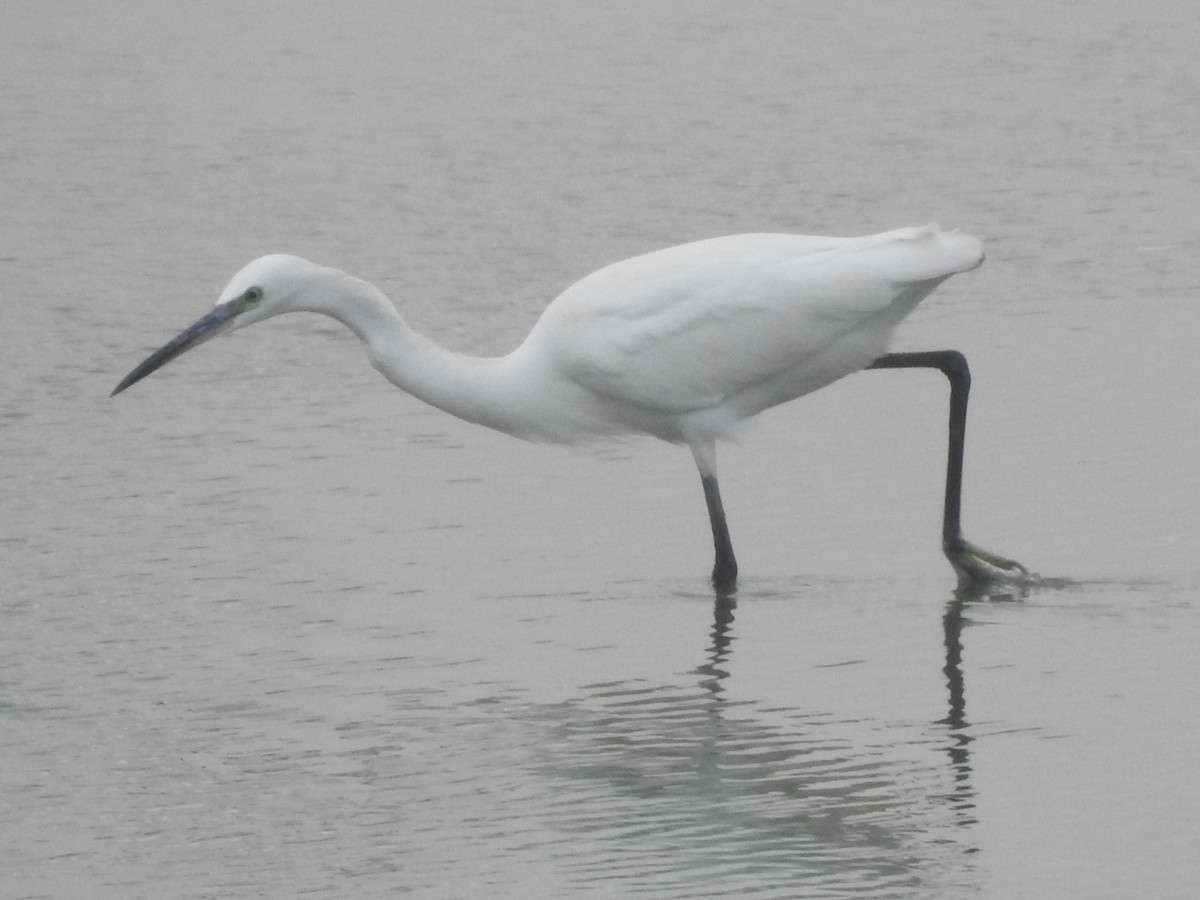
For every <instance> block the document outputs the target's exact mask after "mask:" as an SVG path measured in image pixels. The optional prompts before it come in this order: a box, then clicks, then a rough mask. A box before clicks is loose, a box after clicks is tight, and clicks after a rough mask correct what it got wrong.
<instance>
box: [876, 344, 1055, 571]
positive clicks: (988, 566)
mask: <svg viewBox="0 0 1200 900" xmlns="http://www.w3.org/2000/svg"><path fill="white" fill-rule="evenodd" d="M867 368H868V369H938V370H940V371H941V372H942V374H944V375H945V376H946V378H947V379H949V381H950V440H949V449H948V451H947V454H946V505H945V508H944V510H943V514H942V550H943V551H945V554H946V557H947V559H949V560H950V565H952V566H953V567H954V571H955V572H957V573H958V583H959V587H969V586H978V585H984V584H992V583H995V582H1021V583H1027V582H1028V581H1029V580H1030V579H1031V577H1032V576H1030V574H1029V570H1028V569H1026V568H1025V567H1024V566H1022V565H1021V564H1020V563H1018V562H1014V561H1013V560H1011V559H1005V558H1004V557H1003V556H997V555H996V554H994V553H989V552H988V551H987V550H984V549H982V548H980V547H976V546H975V545H974V544H972V543H971V542H970V541H968V540H967V539H966V538H964V537H963V535H962V524H961V508H962V474H963V445H964V443H965V441H966V433H967V397H968V395H969V394H970V391H971V370H970V368H969V367H968V366H967V358H966V357H965V356H963V355H962V354H961V353H959V352H958V351H957V350H929V351H924V352H918V353H888V354H887V355H885V356H881V357H879V359H877V360H875V362H873V363H871V365H869V366H867Z"/></svg>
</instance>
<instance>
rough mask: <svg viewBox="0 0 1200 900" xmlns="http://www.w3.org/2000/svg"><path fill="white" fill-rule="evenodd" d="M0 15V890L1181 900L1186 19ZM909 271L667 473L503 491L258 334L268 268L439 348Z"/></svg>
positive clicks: (1196, 527) (1194, 204)
mask: <svg viewBox="0 0 1200 900" xmlns="http://www.w3.org/2000/svg"><path fill="white" fill-rule="evenodd" d="M869 15H872V16H880V17H881V18H872V19H866V20H864V18H863V16H864V12H863V9H860V8H859V7H857V6H854V5H844V4H838V3H811V4H807V3H806V4H789V3H761V4H749V5H741V6H737V5H730V4H725V3H704V2H701V3H695V2H692V3H687V4H682V3H657V4H650V5H634V4H606V5H603V6H602V7H601V8H596V9H590V10H586V11H585V10H583V9H582V8H579V7H577V6H562V7H559V8H553V9H552V8H550V7H548V6H545V5H541V4H535V3H528V2H523V0H517V2H510V3H501V2H490V3H470V4H458V5H455V6H453V7H452V8H451V9H450V10H449V11H448V10H447V9H446V8H444V6H443V5H441V4H433V3H407V4H401V5H394V4H384V3H378V4H369V3H368V4H360V5H356V6H354V7H352V8H348V7H344V6H343V7H339V8H338V10H337V12H336V13H334V12H332V11H330V10H329V9H327V8H326V7H325V6H324V5H320V4H303V3H295V4H285V5H274V6H270V7H267V6H263V7H259V6H247V5H244V4H233V3H209V4H204V5H194V6H191V7H188V8H186V9H184V10H180V9H178V8H175V7H172V8H170V9H168V8H167V7H163V6H160V5H156V4H150V3H132V2H130V3H121V4H115V5H114V4H109V5H106V6H105V7H104V8H103V9H102V10H101V9H100V8H99V7H97V8H96V9H94V10H93V9H81V8H79V7H78V6H77V5H75V4H66V3H63V4H55V3H51V4H50V6H49V7H47V5H46V4H37V5H32V4H18V3H13V4H6V5H4V6H3V7H0V35H3V37H0V46H2V47H3V50H4V52H3V53H0V114H2V115H3V121H4V125H5V139H4V141H3V144H2V150H0V167H2V168H0V172H2V173H3V178H2V179H0V183H2V184H3V188H2V190H3V191H4V204H3V208H4V210H5V214H4V216H3V217H2V219H0V274H2V277H3V281H2V284H3V293H2V296H3V314H4V317H5V318H4V327H3V328H2V329H0V375H2V383H3V385H4V391H3V394H2V395H0V397H2V404H0V510H2V511H3V515H2V517H0V566H2V570H3V573H4V575H5V581H4V585H5V589H4V591H3V593H2V594H0V763H2V764H0V791H2V794H3V803H0V858H3V860H4V865H3V867H2V869H0V886H2V888H3V890H0V893H2V894H3V896H5V897H6V898H7V897H12V898H41V897H55V898H57V897H98V898H108V897H112V898H130V897H154V898H164V897H171V898H174V897H178V898H241V897H279V898H285V897H286V898H292V897H320V898H326V897H328V898H334V897H345V896H356V897H392V896H397V895H404V894H409V895H412V896H420V897H439V898H441V897H445V898H457V897H480V896H489V897H507V896H511V897H531V896H532V897H567V896H571V897H573V896H597V897H613V896H646V897H663V898H667V897H689V898H690V897H702V896H714V897H727V896H757V897H778V898H791V897H871V898H910V897H911V898H916V897H919V898H961V897H983V898H993V897H994V898H1010V897H1022V896H1025V897H1051V896H1052V897H1060V898H1073V897H1079V898H1095V897H1128V896H1157V897H1185V896H1191V893H1192V892H1193V891H1194V884H1195V883H1196V880H1197V878H1200V864H1197V862H1196V861H1195V846H1196V845H1197V841H1198V839H1200V823H1198V822H1197V813H1196V810H1197V809H1200V786H1198V784H1197V782H1196V780H1195V777H1194V768H1195V766H1194V757H1195V751H1194V747H1195V745H1196V741H1197V738H1198V736H1200V664H1198V663H1197V660H1196V651H1195V648H1196V647H1197V646H1198V645H1200V611H1198V610H1197V592H1198V589H1200V563H1198V562H1197V557H1196V553H1195V549H1196V545H1197V539H1198V537H1200V514H1198V513H1197V509H1200V478H1197V477H1196V473H1195V460H1196V457H1197V449H1198V445H1200V413H1198V412H1197V409H1198V406H1197V403H1196V401H1195V396H1196V386H1197V384H1200V363H1198V362H1197V358H1196V355H1195V353H1194V350H1193V348H1194V346H1195V344H1196V341H1197V338H1198V337H1200V306H1198V305H1197V303H1196V297H1197V291H1198V289H1200V277H1198V276H1197V265H1196V260H1197V258H1198V252H1197V251H1198V250H1200V213H1197V209H1200V188H1198V187H1197V184H1198V183H1197V181H1196V178H1195V173H1196V171H1197V169H1198V166H1200V150H1198V149H1197V148H1200V120H1198V119H1197V117H1196V116H1195V109H1196V108H1197V101H1198V100H1200V79H1197V76H1196V74H1195V66H1194V55H1195V54H1194V49H1195V47H1196V46H1197V45H1198V43H1200V16H1197V14H1196V12H1195V11H1194V9H1193V8H1192V4H1190V3H1183V2H1179V3H1177V4H1171V3H1162V4H1156V5H1155V6H1154V7H1153V8H1152V9H1151V8H1145V7H1138V8H1131V7H1128V6H1127V5H1125V4H1118V3H1115V2H1114V3H1107V2H1106V3H1099V4H1091V5H1090V6H1089V7H1088V12H1087V15H1086V16H1085V15H1084V12H1083V11H1082V10H1081V8H1080V7H1078V6H1077V5H1075V4H1067V3H1062V4H1058V3H1049V4H1046V3H1040V2H1039V3H1034V2H1032V0H1030V2H1016V3H1009V4H1005V5H1003V6H994V5H988V4H977V5H974V6H969V5H968V6H958V7H953V8H951V7H946V6H944V5H942V4H936V3H920V4H905V5H903V6H902V7H901V6H895V7H893V6H892V5H875V6H872V7H871V8H870V12H869ZM933 220H936V221H940V222H941V223H942V224H944V225H947V226H959V227H962V228H964V229H968V230H970V231H972V232H973V233H975V234H978V235H979V236H980V237H982V238H983V239H984V240H985V242H986V243H987V246H988V251H989V263H988V265H987V266H985V267H984V268H983V269H981V270H980V271H978V272H975V273H972V274H970V275H968V276H962V277H960V278H957V279H954V280H953V281H951V282H950V283H949V284H947V285H946V286H945V287H944V288H943V289H942V290H941V291H940V292H939V293H938V294H937V295H935V296H934V297H933V298H931V299H930V301H928V302H927V303H926V304H925V305H924V306H923V308H922V309H921V310H919V311H918V312H917V314H915V315H914V316H913V317H912V319H911V321H910V322H909V323H907V324H906V326H905V328H904V329H903V330H902V333H901V335H900V339H899V341H898V347H899V348H902V349H915V348H920V347H941V346H955V347H958V348H960V349H962V350H963V351H964V352H966V353H967V354H968V356H969V357H970V358H971V360H972V364H973V367H974V373H975V385H976V389H975V394H974V396H973V400H972V402H973V407H972V423H971V438H970V444H969V451H968V462H967V464H968V479H967V486H966V490H967V501H966V507H965V522H966V530H967V533H968V535H969V536H970V537H971V538H972V539H974V540H975V541H977V542H978V543H980V544H982V545H984V546H986V547H989V548H991V549H994V550H997V551H999V552H1002V553H1005V554H1010V555H1012V556H1014V557H1016V558H1017V559H1020V560H1022V561H1023V562H1025V563H1026V564H1028V565H1030V566H1031V567H1032V568H1035V569H1038V570H1040V571H1042V572H1043V573H1044V574H1046V575H1050V576H1056V577H1062V578H1066V579H1070V581H1071V583H1070V585H1069V586H1066V587H1061V588H1057V589H1053V590H1051V589H1046V590H1039V591H1034V592H1031V593H1029V594H1028V595H1027V596H1024V597H1008V598H995V599H970V600H963V599H956V598H955V597H954V595H953V590H952V589H953V582H952V577H951V573H950V570H949V567H948V566H947V565H946V563H945V561H944V560H943V559H942V558H941V557H940V555H939V553H938V548H937V533H938V527H939V517H940V509H939V496H940V479H941V466H942V464H941V454H942V452H943V442H944V436H943V431H942V429H943V427H944V416H945V412H944V403H945V388H944V385H943V384H942V383H941V381H940V379H939V378H938V377H936V376H934V375H932V374H928V373H912V372H910V373H898V372H897V373H884V372H871V373H864V374H861V375H858V376H854V377H852V378H850V379H847V380H846V381H844V382H842V383H839V384H837V385H835V386H833V387H831V388H830V389H828V390H826V391H822V392H820V393H819V394H817V395H815V396H813V397H810V398H806V399H805V400H803V401H801V402H800V403H797V404H793V405H791V406H789V407H786V408H784V409H781V410H776V411H773V412H772V413H770V414H768V415H766V416H764V417H763V420H762V421H761V423H759V424H757V425H756V426H754V427H753V428H750V429H749V430H748V431H747V434H746V437H745V439H744V440H743V441H742V442H741V443H740V444H739V445H737V446H734V447H730V448H728V449H727V450H726V451H725V453H724V456H723V465H724V472H725V474H724V476H723V484H724V489H725V493H726V495H727V506H728V508H729V514H730V517H731V521H732V527H733V529H734V534H735V539H736V540H737V541H738V547H739V557H740V559H741V562H742V564H743V567H744V571H745V581H744V584H743V586H742V588H741V590H740V592H739V594H738V596H737V602H736V605H734V604H714V599H713V597H712V594H711V592H710V591H709V590H708V589H707V586H706V584H705V579H704V576H705V572H706V570H707V567H708V565H709V562H710V560H709V554H710V552H711V549H710V546H709V537H708V534H707V523H706V521H705V519H704V512H703V504H702V500H701V497H700V492H699V485H698V484H696V483H695V482H696V480H697V479H696V478H695V474H694V472H693V470H692V466H691V462H690V459H688V457H687V454H686V453H685V452H683V451H680V450H679V449H678V448H672V447H668V446H665V445H660V444H654V443H651V442H637V441H634V442H629V443H623V444H617V445H614V446H604V447H597V448H588V449H582V450H562V449H556V448H546V447H537V446H527V445H524V444H522V443H520V442H517V441H514V440H512V439H509V438H506V437H504V436H501V435H494V434H490V433H487V432H485V431H482V430H480V429H477V428H474V427H472V426H469V425H466V424H463V423H459V422H457V421H455V420H453V419H451V418H449V417H447V416H445V415H444V414H441V413H439V412H437V411H432V410H428V409H426V408H424V407H422V406H421V405H420V404H419V403H417V402H416V401H414V400H412V399H410V398H408V397H406V396H404V395H403V394H401V393H400V392H398V391H396V390H394V389H393V388H391V387H390V386H388V385H387V384H386V383H384V382H383V381H382V380H380V379H379V378H378V377H377V376H376V375H375V374H374V373H373V372H372V371H371V370H370V368H369V366H367V365H366V364H365V362H364V360H363V358H362V355H361V352H360V351H359V349H358V348H357V346H356V345H355V343H354V341H353V338H352V337H351V336H349V335H348V334H345V333H342V332H341V331H340V330H339V329H338V328H337V327H335V326H333V325H331V324H330V323H328V322H325V321H323V320H316V319H307V318H304V317H294V320H284V321H277V322H273V323H271V324H270V325H268V326H263V328H262V330H261V331H259V330H258V329H255V330H253V331H251V332H249V333H243V334H239V335H237V336H236V337H234V338H230V339H229V340H228V342H226V341H219V342H217V343H215V344H212V345H209V346H206V347H205V348H203V349H202V350H198V351H196V352H195V353H194V354H189V355H188V357H187V358H185V359H183V360H181V361H179V362H177V363H175V364H173V365H172V366H171V367H169V368H168V369H166V370H164V371H163V372H161V373H159V374H156V375H155V376H154V377H153V378H151V379H149V380H147V381H146V382H144V383H142V384H139V385H138V386H137V387H136V388H135V389H134V390H133V391H131V392H129V393H128V394H126V395H122V396H121V397H120V398H119V399H118V400H109V399H108V397H107V394H108V392H109V390H111V388H112V386H113V385H114V384H115V383H116V381H117V380H118V379H119V378H120V376H121V375H123V374H124V373H125V372H126V371H128V369H129V368H131V367H132V365H133V364H134V363H136V362H137V361H138V360H139V359H140V358H141V357H142V356H143V355H144V354H145V353H146V352H147V351H149V350H150V349H152V348H154V347H156V346H158V345H159V344H161V343H162V342H163V341H164V340H165V339H166V338H168V337H170V336H171V335H173V334H174V333H175V332H176V331H177V330H179V329H180V328H182V327H183V326H185V325H187V324H188V323H189V322H191V321H193V320H194V319H195V318H196V317H197V316H198V315H199V314H200V313H202V312H203V311H204V310H205V309H206V308H207V306H208V304H210V303H211V302H212V301H213V299H215V296H216V294H217V293H218V291H219V290H220V288H221V286H222V285H223V284H224V282H225V280H226V279H227V278H228V276H229V275H230V274H231V273H232V272H233V271H234V270H236V269H237V268H238V267H239V266H240V265H241V264H242V263H244V262H245V261H246V260H248V259H250V258H252V257H254V256H256V255H259V254H261V253H264V252H269V251H275V250H288V251H292V252H297V253H301V254H304V255H307V256H310V257H312V258H315V259H318V260H322V261H326V262H329V263H333V264H336V265H339V266H341V267H343V268H347V269H349V270H351V271H353V272H355V273H357V274H360V275H362V276H364V277H367V278H369V279H371V280H373V281H375V282H376V283H378V284H379V285H380V286H381V287H383V288H384V289H385V290H386V291H387V292H388V293H389V294H390V295H392V296H393V297H395V298H396V300H397V302H398V303H401V304H402V305H403V307H404V309H405V312H406V314H407V315H408V317H409V318H410V320H411V321H412V322H413V323H414V324H416V325H417V326H418V327H421V328H423V329H424V330H427V331H429V332H430V333H432V334H434V335H436V336H437V337H438V338H439V339H440V340H442V341H444V342H445V343H447V344H449V345H451V346H454V347H456V348H459V349H462V350H466V351H470V352H476V353H498V352H504V351H505V350H507V349H509V348H510V347H512V346H513V345H514V344H515V343H516V342H517V341H518V340H519V339H520V337H521V335H522V334H523V333H524V332H525V330H526V329H527V328H528V327H529V326H530V324H531V323H532V322H533V321H534V319H535V318H536V316H537V314H538V312H539V310H540V309H541V308H542V307H543V306H544V304H545V303H546V302H547V301H548V300H549V299H550V298H551V297H552V296H553V295H554V294H555V293H556V292H557V291H558V290H560V289H561V288H562V287H564V286H566V285H567V284H568V283H570V282H571V281H572V280H574V279H575V278H577V277H579V276H581V275H583V274H585V273H586V272H588V271H590V270H592V269H593V268H595V267H597V266H599V265H602V264H604V263H606V262H610V261H613V260H615V259H619V258H622V257H624V256H628V255H631V254H633V253H637V252H641V251H644V250H647V249H651V248H654V247H658V246H662V245H664V244H669V243H675V242H678V241H682V240H687V239H691V238H699V237H705V236H711V235H715V234H721V233H728V232H736V231H750V230H781V231H782V230H786V231H809V232H820V233H861V232H866V231H871V230H878V229H883V228H888V227H893V226H896V225H900V224H910V223H920V222H925V221H933Z"/></svg>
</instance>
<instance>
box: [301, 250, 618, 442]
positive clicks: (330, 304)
mask: <svg viewBox="0 0 1200 900" xmlns="http://www.w3.org/2000/svg"><path fill="white" fill-rule="evenodd" d="M331 271H335V270H331ZM326 287H327V290H323V291H317V292H313V293H312V294H310V295H309V297H308V298H306V302H305V304H304V309H305V310H306V311H309V312H317V313H322V314H324V315H327V316H330V317H332V318H334V319H337V320H338V321H340V322H342V323H343V324H344V325H346V326H347V327H348V328H349V329H350V330H351V331H353V332H354V333H355V334H356V335H358V337H359V339H360V340H361V341H362V342H363V344H364V346H365V348H366V351H367V355H368V357H369V358H370V360H371V365H373V366H374V367H375V368H376V369H377V370H378V371H379V372H380V373H381V374H382V375H383V376H384V377H385V378H387V379H388V381H390V382H392V384H394V385H396V387H398V388H400V389H401V390H403V391H406V392H407V393H409V394H412V395H413V396H414V397H416V398H418V399H419V400H423V401H424V402H426V403H428V404H430V405H431V406H436V407H437V408H439V409H442V410H445V411H446V412H448V413H451V414H452V415H455V416H457V417H459V418H460V419H464V420H466V421H468V422H475V423H477V424H480V425H484V426H486V427H488V428H494V429H496V430H498V431H503V432H506V433H508V434H513V435H516V436H517V437H522V438H527V439H531V440H545V441H553V442H561V441H570V440H578V439H579V437H580V436H581V431H583V432H585V431H589V430H590V431H592V432H600V431H607V430H610V429H609V428H606V427H604V425H603V424H602V423H600V422H599V421H593V422H592V425H591V427H590V428H587V427H584V428H583V429H581V428H580V425H581V417H584V418H585V419H586V418H587V417H588V416H589V412H588V409H587V403H586V402H585V401H586V398H583V397H580V396H576V395H570V396H566V395H563V396H554V395H547V394H546V393H545V392H544V391H542V392H539V391H538V390H537V389H536V388H535V384H536V382H537V376H536V373H535V371H534V369H535V368H536V362H535V361H534V360H532V359H531V358H530V354H528V353H522V352H521V348H518V350H517V351H514V352H513V353H510V354H508V355H507V356H501V357H475V356H468V355H466V354H462V353H456V352H454V351H452V350H448V349H446V348H445V347H442V346H441V345H439V344H438V343H436V342H435V341H433V340H431V339H430V338H428V337H426V336H425V335H423V334H421V333H419V332H417V331H415V330H414V329H413V328H412V327H411V326H409V325H408V323H407V322H405V321H404V318H403V317H402V316H401V315H400V312H399V311H398V310H397V309H396V307H395V305H393V303H392V302H391V300H389V299H388V298H387V297H386V296H385V295H384V294H383V292H382V291H380V290H379V289H378V288H376V287H375V286H374V285H372V284H370V283H369V282H366V281H363V280H362V279H359V278H354V277H353V276H350V275H347V274H345V273H344V272H336V274H335V277H334V278H333V279H332V281H331V282H330V283H329V284H328V285H327V286H326ZM583 424H584V425H585V426H586V424H587V423H586V422H584V423H583Z"/></svg>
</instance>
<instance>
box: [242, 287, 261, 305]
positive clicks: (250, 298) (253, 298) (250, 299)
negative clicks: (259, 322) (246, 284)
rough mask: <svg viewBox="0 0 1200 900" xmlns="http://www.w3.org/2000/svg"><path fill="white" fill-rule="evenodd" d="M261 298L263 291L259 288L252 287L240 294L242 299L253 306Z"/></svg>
mask: <svg viewBox="0 0 1200 900" xmlns="http://www.w3.org/2000/svg"><path fill="white" fill-rule="evenodd" d="M262 298H263V289H262V288H260V287H252V288H250V289H249V290H248V291H246V293H244V294H242V299H243V300H245V301H246V302H247V303H249V304H250V305H251V306H253V305H254V304H255V303H258V302H259V301H260V300H262Z"/></svg>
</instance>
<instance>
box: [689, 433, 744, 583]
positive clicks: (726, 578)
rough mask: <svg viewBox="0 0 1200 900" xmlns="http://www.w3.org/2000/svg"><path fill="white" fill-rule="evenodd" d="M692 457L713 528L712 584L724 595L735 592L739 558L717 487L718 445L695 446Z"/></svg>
mask: <svg viewBox="0 0 1200 900" xmlns="http://www.w3.org/2000/svg"><path fill="white" fill-rule="evenodd" d="M691 447H692V455H693V456H694V457H695V458H696V467H697V468H698V469H699V470H700V483H701V484H702V485H704V502H705V503H706V504H708V520H709V523H710V524H711V525H712V534H713V550H714V552H715V556H716V558H715V561H714V562H713V571H712V583H713V587H715V588H716V589H717V590H718V591H720V592H721V593H732V591H733V590H734V589H735V588H736V586H737V573H738V566H737V559H735V558H734V555H733V542H732V541H731V540H730V539H729V525H728V524H726V522H725V507H724V506H722V505H721V488H720V486H719V485H718V484H717V460H716V445H715V444H714V443H713V442H712V441H699V442H696V443H693V444H692V445H691Z"/></svg>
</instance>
